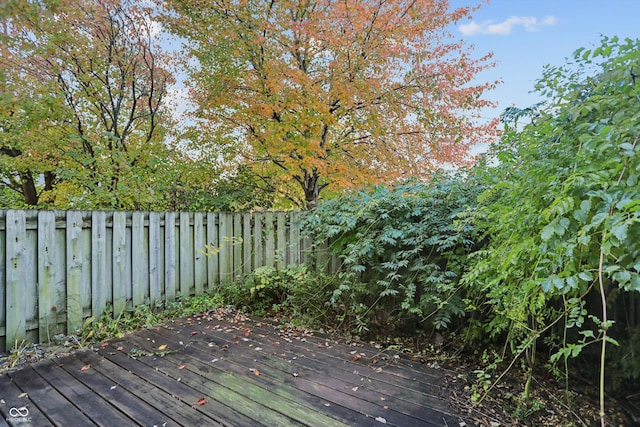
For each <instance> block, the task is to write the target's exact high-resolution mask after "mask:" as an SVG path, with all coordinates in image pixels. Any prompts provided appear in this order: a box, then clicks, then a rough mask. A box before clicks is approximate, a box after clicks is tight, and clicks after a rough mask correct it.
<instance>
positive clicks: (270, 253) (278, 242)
mask: <svg viewBox="0 0 640 427" xmlns="http://www.w3.org/2000/svg"><path fill="white" fill-rule="evenodd" d="M298 218H299V216H298V213H296V212H286V213H285V212H260V213H202V212H196V213H193V212H179V213H177V212H105V211H92V212H87V211H64V212H62V211H21V210H8V211H0V260H2V262H1V264H0V287H1V288H0V289H1V292H0V351H4V350H6V349H8V348H9V347H10V346H12V345H13V343H14V342H15V341H16V340H17V341H21V340H23V339H26V340H28V341H31V342H47V341H49V340H50V339H51V337H52V336H53V335H54V334H57V333H71V332H73V331H75V330H77V329H79V328H81V327H82V325H83V323H84V321H85V320H86V319H87V318H90V317H94V318H96V319H97V318H99V317H100V316H101V315H102V314H103V313H104V312H105V309H106V308H107V307H109V308H110V309H111V310H113V312H112V313H111V314H113V315H116V316H117V315H118V314H119V313H121V312H122V310H124V309H127V308H131V307H136V306H138V305H140V304H143V303H149V304H150V305H151V306H157V305H158V304H164V303H165V302H167V301H173V300H175V298H176V294H178V293H180V294H183V295H194V294H199V293H202V292H204V291H206V290H208V289H213V288H215V287H216V286H218V285H220V284H225V283H230V282H232V281H234V280H235V279H236V278H237V276H242V275H244V274H247V273H250V272H252V271H253V270H254V269H256V268H257V267H261V266H274V267H278V266H284V265H292V264H299V263H301V262H304V260H305V256H306V248H307V247H308V246H309V245H308V244H305V240H304V239H303V238H301V236H300V229H299V227H298Z"/></svg>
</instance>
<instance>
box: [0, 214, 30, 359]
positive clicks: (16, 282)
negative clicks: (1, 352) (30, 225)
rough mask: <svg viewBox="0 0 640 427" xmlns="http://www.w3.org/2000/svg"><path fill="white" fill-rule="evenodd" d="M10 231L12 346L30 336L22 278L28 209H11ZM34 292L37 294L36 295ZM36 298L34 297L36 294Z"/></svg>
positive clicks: (9, 341)
mask: <svg viewBox="0 0 640 427" xmlns="http://www.w3.org/2000/svg"><path fill="white" fill-rule="evenodd" d="M6 218H7V219H6V221H7V222H6V224H7V225H6V233H7V239H6V243H7V248H6V254H7V260H6V261H7V284H6V286H7V291H6V292H7V314H6V316H7V320H6V325H7V326H6V342H7V347H10V346H11V345H13V344H14V343H15V342H19V341H22V340H23V339H26V338H27V317H26V309H25V308H26V306H27V297H28V295H27V292H25V289H24V286H23V283H22V278H23V277H24V276H25V275H26V269H27V267H28V266H27V264H26V262H25V256H26V250H27V246H26V240H27V224H26V218H25V212H22V211H8V212H7V216H6ZM34 296H35V295H34ZM34 299H35V298H34Z"/></svg>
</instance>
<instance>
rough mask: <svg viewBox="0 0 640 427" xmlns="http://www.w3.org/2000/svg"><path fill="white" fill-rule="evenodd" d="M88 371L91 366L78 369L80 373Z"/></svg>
mask: <svg viewBox="0 0 640 427" xmlns="http://www.w3.org/2000/svg"><path fill="white" fill-rule="evenodd" d="M89 369H91V365H84V366H83V367H82V368H80V370H81V371H83V372H84V371H88V370H89Z"/></svg>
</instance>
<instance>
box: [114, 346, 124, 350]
mask: <svg viewBox="0 0 640 427" xmlns="http://www.w3.org/2000/svg"><path fill="white" fill-rule="evenodd" d="M116 350H118V351H122V350H124V347H123V346H121V345H119V346H118V348H116Z"/></svg>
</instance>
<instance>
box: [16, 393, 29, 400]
mask: <svg viewBox="0 0 640 427" xmlns="http://www.w3.org/2000/svg"><path fill="white" fill-rule="evenodd" d="M23 397H27V393H20V394H19V395H18V398H19V399H21V398H23Z"/></svg>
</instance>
